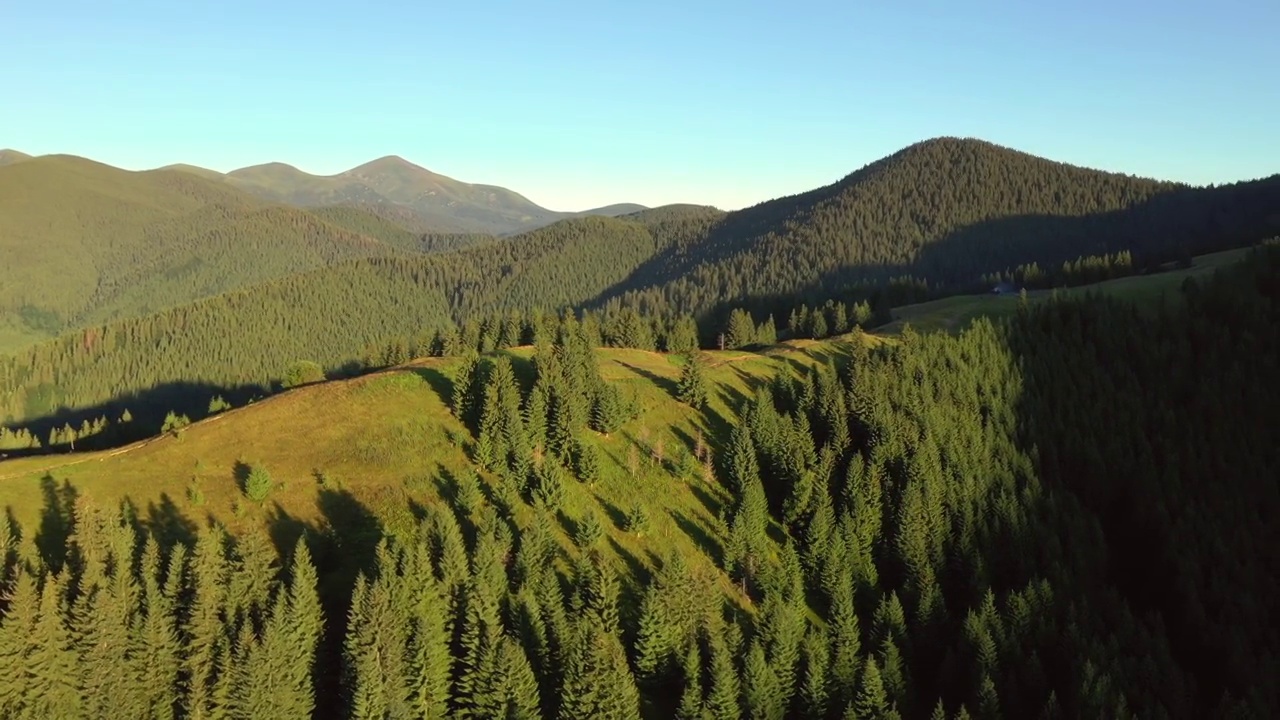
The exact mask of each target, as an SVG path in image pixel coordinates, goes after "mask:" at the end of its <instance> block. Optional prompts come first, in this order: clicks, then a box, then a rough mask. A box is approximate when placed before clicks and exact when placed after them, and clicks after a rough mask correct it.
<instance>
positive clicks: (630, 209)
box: [575, 203, 648, 217]
mask: <svg viewBox="0 0 1280 720" xmlns="http://www.w3.org/2000/svg"><path fill="white" fill-rule="evenodd" d="M643 210H648V208H647V207H645V206H644V205H637V204H636V203H616V204H614V205H605V206H604V207H598V208H592V209H591V210H583V211H582V212H580V213H575V215H604V216H607V217H619V216H621V215H632V214H634V213H638V212H641V211H643Z"/></svg>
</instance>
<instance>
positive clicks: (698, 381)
mask: <svg viewBox="0 0 1280 720" xmlns="http://www.w3.org/2000/svg"><path fill="white" fill-rule="evenodd" d="M707 368H708V362H707V356H706V354H704V353H702V352H695V353H692V354H690V355H689V356H688V357H686V358H685V363H684V367H682V368H681V369H680V382H679V384H678V385H677V395H678V397H679V399H680V402H683V403H686V404H687V405H689V406H690V407H692V408H693V409H695V410H701V409H703V408H704V407H706V405H707V401H708V399H710V395H711V388H710V381H709V380H708V379H707Z"/></svg>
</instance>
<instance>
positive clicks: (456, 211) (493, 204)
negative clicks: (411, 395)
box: [226, 155, 643, 235]
mask: <svg viewBox="0 0 1280 720" xmlns="http://www.w3.org/2000/svg"><path fill="white" fill-rule="evenodd" d="M226 179H227V182H229V183H231V184H232V185H235V186H236V187H239V188H242V189H244V190H247V191H249V192H251V193H254V194H256V195H258V196H259V197H263V198H266V199H269V200H272V201H275V202H282V203H288V204H291V205H297V206H300V207H320V206H330V205H351V206H356V207H362V208H367V209H369V210H370V211H371V212H375V213H380V214H388V213H394V212H396V211H397V210H398V211H399V212H401V213H405V214H407V215H409V216H410V217H412V218H414V220H411V221H408V222H406V221H404V220H401V221H399V222H400V224H404V225H411V226H413V227H414V228H415V229H420V230H422V231H424V232H464V233H477V232H481V233H490V234H494V235H503V234H510V233H512V232H517V231H521V230H530V229H533V228H535V227H539V226H543V225H548V224H550V223H552V222H555V221H556V220H560V219H564V218H568V217H574V216H585V215H610V216H612V215H622V214H626V213H629V212H634V211H635V210H637V209H642V208H643V206H640V205H635V204H629V203H628V204H619V205H610V206H607V207H603V208H598V209H595V210H587V211H585V212H581V213H565V212H555V211H552V210H548V209H546V208H544V207H541V206H539V205H537V204H535V203H533V202H532V201H530V200H529V199H528V198H525V197H524V196H522V195H520V194H518V193H515V192H513V191H511V190H508V189H506V188H501V187H496V186H493V185H473V184H469V183H464V182H460V181H458V180H454V179H452V178H449V177H445V176H444V175H440V174H438V173H434V172H431V171H430V170H427V169H426V168H423V167H421V166H418V165H415V164H413V163H411V162H409V161H407V160H405V159H404V158H401V157H399V156H395V155H389V156H386V157H382V158H378V159H377V160H373V161H371V162H368V163H365V164H363V165H360V166H358V167H354V168H352V169H350V170H347V171H345V172H341V173H338V174H336V175H327V176H322V175H311V174H309V173H306V172H303V171H301V170H299V169H297V168H295V167H293V166H292V165H286V164H284V163H268V164H265V165H255V166H252V167H247V168H241V169H240V170H233V171H232V172H230V173H228V174H227V175H226ZM381 208H393V210H382V209H381ZM406 211H407V213H406Z"/></svg>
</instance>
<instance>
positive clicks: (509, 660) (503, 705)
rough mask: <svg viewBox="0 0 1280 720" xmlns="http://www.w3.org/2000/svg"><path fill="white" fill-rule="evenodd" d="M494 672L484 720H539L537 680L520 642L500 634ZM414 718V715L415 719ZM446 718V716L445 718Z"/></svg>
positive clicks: (495, 654)
mask: <svg viewBox="0 0 1280 720" xmlns="http://www.w3.org/2000/svg"><path fill="white" fill-rule="evenodd" d="M494 656H495V657H494V666H495V673H494V676H493V678H492V679H491V682H492V688H491V690H490V691H489V693H487V694H489V696H490V697H494V698H497V699H498V702H496V703H494V705H493V706H492V710H493V711H494V712H492V714H485V715H483V717H486V718H501V720H540V718H541V717H542V715H541V712H540V709H539V708H540V705H539V703H540V697H539V691H538V679H537V677H536V676H535V675H534V674H533V667H532V666H531V665H530V664H529V657H528V656H527V655H525V652H524V650H523V649H522V648H521V647H520V643H518V642H516V641H515V640H513V639H512V638H511V637H510V636H506V635H504V636H503V637H502V638H501V640H499V642H498V648H497V651H496V652H495V653H494ZM415 717H416V716H415ZM446 717H447V716H446Z"/></svg>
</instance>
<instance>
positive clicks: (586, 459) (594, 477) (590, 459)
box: [573, 440, 600, 485]
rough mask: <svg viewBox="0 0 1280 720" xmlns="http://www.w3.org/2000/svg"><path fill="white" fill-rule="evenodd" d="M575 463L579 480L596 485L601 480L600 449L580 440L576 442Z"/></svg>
mask: <svg viewBox="0 0 1280 720" xmlns="http://www.w3.org/2000/svg"><path fill="white" fill-rule="evenodd" d="M573 465H574V471H575V474H576V475H577V476H578V479H579V480H581V481H582V482H584V483H586V484H587V485H594V484H595V483H596V482H597V481H599V480H600V449H599V448H597V447H596V446H595V445H593V444H591V443H588V442H584V441H582V440H578V441H577V442H576V443H575V444H574V452H573Z"/></svg>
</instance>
